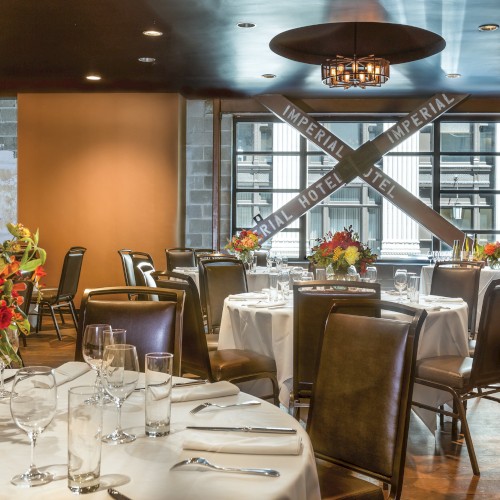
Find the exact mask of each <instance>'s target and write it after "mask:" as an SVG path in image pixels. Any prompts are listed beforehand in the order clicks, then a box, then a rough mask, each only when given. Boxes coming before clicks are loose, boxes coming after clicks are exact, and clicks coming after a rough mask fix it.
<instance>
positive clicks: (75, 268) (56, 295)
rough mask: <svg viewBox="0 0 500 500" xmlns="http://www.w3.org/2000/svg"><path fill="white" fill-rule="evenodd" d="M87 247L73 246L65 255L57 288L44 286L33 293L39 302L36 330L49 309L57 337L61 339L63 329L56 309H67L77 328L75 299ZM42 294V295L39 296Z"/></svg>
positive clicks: (35, 301)
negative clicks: (60, 326)
mask: <svg viewBox="0 0 500 500" xmlns="http://www.w3.org/2000/svg"><path fill="white" fill-rule="evenodd" d="M85 251H86V249H85V248H83V247H71V248H70V249H69V250H68V252H67V253H66V255H65V256H64V262H63V267H62V271H61V276H60V278H59V286H58V287H57V288H44V289H42V291H41V292H39V293H35V292H34V293H33V295H32V298H31V302H32V303H33V304H38V316H37V322H36V329H35V331H37V332H38V331H40V330H41V328H42V317H43V314H44V313H45V311H46V310H47V309H48V310H49V312H50V315H51V317H52V321H53V322H54V326H55V329H56V333H57V338H58V339H59V340H61V331H60V329H59V324H58V323H57V319H56V314H55V313H56V311H58V312H59V313H61V317H62V311H63V310H65V309H67V310H69V312H70V313H71V318H72V320H73V324H74V325H75V328H77V318H76V310H75V304H74V303H73V299H74V298H75V295H76V292H77V291H78V283H79V281H80V273H81V270H82V264H83V256H84V254H85ZM39 295H41V297H40V296H39Z"/></svg>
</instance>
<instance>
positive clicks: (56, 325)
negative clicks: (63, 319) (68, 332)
mask: <svg viewBox="0 0 500 500" xmlns="http://www.w3.org/2000/svg"><path fill="white" fill-rule="evenodd" d="M49 308H50V315H51V316H52V321H53V322H54V326H55V327H56V333H57V338H58V339H59V340H62V337H61V332H60V330H59V325H58V324H57V319H56V314H55V312H54V308H53V307H52V306H49Z"/></svg>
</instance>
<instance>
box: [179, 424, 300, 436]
mask: <svg viewBox="0 0 500 500" xmlns="http://www.w3.org/2000/svg"><path fill="white" fill-rule="evenodd" d="M186 429H198V430H201V431H235V432H263V433H267V434H297V430H296V429H292V428H291V427H249V426H245V427H212V426H210V427H203V426H199V425H188V426H187V427H186Z"/></svg>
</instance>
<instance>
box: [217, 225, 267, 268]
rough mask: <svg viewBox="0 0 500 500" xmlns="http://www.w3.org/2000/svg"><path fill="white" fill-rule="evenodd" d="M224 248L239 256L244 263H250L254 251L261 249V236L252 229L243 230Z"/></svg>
mask: <svg viewBox="0 0 500 500" xmlns="http://www.w3.org/2000/svg"><path fill="white" fill-rule="evenodd" d="M224 248H225V249H226V250H229V251H230V252H231V253H233V254H235V255H237V256H238V257H239V258H240V259H241V260H242V261H243V262H245V263H248V262H249V260H250V257H253V252H254V250H258V249H259V248H260V241H259V235H258V233H257V232H256V231H252V230H251V229H243V230H242V231H240V232H239V233H238V234H236V235H234V236H233V237H232V238H231V239H230V240H229V243H228V244H227V245H226V246H225V247H224Z"/></svg>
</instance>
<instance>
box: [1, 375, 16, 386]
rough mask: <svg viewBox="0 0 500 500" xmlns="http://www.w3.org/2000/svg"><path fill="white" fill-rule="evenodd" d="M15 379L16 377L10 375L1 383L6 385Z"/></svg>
mask: <svg viewBox="0 0 500 500" xmlns="http://www.w3.org/2000/svg"><path fill="white" fill-rule="evenodd" d="M15 378H16V375H15V374H14V375H11V376H10V377H6V378H4V379H3V383H4V384H6V383H7V382H10V381H11V380H14V379H15Z"/></svg>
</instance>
